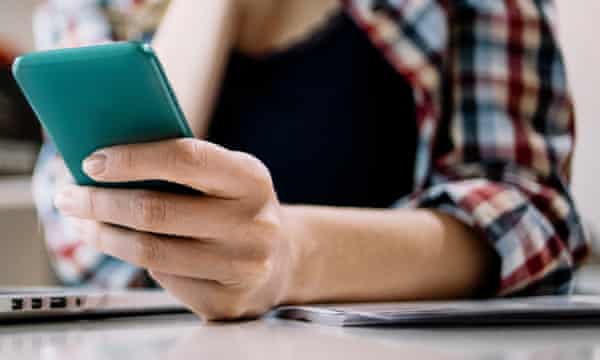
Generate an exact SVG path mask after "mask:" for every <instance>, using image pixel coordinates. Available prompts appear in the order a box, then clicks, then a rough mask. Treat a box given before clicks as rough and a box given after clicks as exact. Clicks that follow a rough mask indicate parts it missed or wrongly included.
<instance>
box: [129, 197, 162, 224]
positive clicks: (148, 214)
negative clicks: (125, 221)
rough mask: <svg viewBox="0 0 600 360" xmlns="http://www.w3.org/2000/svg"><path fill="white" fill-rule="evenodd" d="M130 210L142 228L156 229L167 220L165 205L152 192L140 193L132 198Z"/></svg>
mask: <svg viewBox="0 0 600 360" xmlns="http://www.w3.org/2000/svg"><path fill="white" fill-rule="evenodd" d="M131 210H132V211H133V213H134V215H135V219H137V225H138V226H140V227H142V228H146V229H147V228H150V229H152V228H156V227H157V226H160V225H161V224H164V223H165V222H166V220H167V203H166V201H165V200H164V199H161V198H160V197H158V196H157V195H156V194H154V193H152V192H146V191H141V192H139V193H137V194H136V195H134V196H133V198H132V200H131Z"/></svg>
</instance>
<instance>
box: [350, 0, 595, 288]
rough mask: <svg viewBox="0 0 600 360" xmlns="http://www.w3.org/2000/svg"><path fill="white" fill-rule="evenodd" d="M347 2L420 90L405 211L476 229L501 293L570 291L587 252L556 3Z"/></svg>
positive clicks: (507, 0) (465, 0)
mask: <svg viewBox="0 0 600 360" xmlns="http://www.w3.org/2000/svg"><path fill="white" fill-rule="evenodd" d="M344 3H345V4H347V5H349V8H350V11H352V13H353V14H354V15H355V17H356V18H357V19H358V22H359V23H360V24H361V25H362V27H363V28H364V29H365V30H366V31H367V32H368V33H369V35H370V37H371V38H372V39H373V40H374V42H375V44H376V45H377V46H378V47H379V48H381V49H382V50H383V53H384V54H385V56H386V57H387V58H388V59H390V61H391V62H392V63H393V64H394V65H396V66H397V68H398V70H399V72H401V73H402V74H404V75H406V76H408V79H409V80H410V81H412V82H413V85H414V87H415V93H416V99H417V109H418V113H419V114H421V117H420V118H419V144H420V145H419V146H420V149H419V156H421V158H419V159H418V161H417V170H416V176H415V178H416V179H417V183H418V184H419V186H418V189H417V190H416V191H415V194H413V196H412V198H411V200H412V201H410V202H409V204H410V205H411V206H414V207H420V208H430V209H435V210H437V211H442V212H445V213H447V214H450V215H452V216H454V217H456V218H457V219H459V220H461V221H462V222H464V223H466V224H468V225H469V226H471V227H472V228H474V229H476V231H477V232H478V233H479V234H480V236H481V238H482V239H484V240H485V241H487V242H488V243H489V244H490V246H491V247H493V249H495V251H496V253H497V255H498V259H499V261H500V274H499V279H498V283H499V286H498V288H497V289H496V293H497V295H499V296H509V295H521V294H527V295H541V294H564V293H568V292H570V291H571V290H572V285H573V281H572V280H573V275H574V271H575V270H576V269H577V267H578V266H579V265H580V264H581V262H582V261H583V260H584V259H585V258H586V255H587V254H588V251H589V246H588V243H587V239H586V235H585V232H584V230H583V226H582V223H581V219H580V216H579V214H578V212H577V209H576V206H575V204H574V201H573V199H572V197H571V194H570V190H569V181H570V167H571V159H572V156H573V150H574V139H575V134H574V128H575V126H574V111H573V103H572V99H571V97H570V94H569V91H568V84H567V80H566V75H565V64H564V62H563V58H562V54H561V51H560V48H559V44H558V41H557V39H556V34H555V30H554V27H553V21H552V17H553V14H554V12H553V7H552V3H551V1H542V0H540V1H537V0H522V1H517V0H504V1H475V0H472V1H469V0H461V1H453V2H446V1H433V0H431V1H419V2H417V1H401V2H394V1H361V0H355V1H345V2H344ZM417 3H418V4H419V5H415V4H417ZM369 5H370V7H369ZM365 9H366V10H365ZM369 9H375V10H369ZM390 20H391V21H390ZM394 27H396V28H397V29H396V30H393V28H394ZM440 29H441V30H440ZM436 37H439V38H437V39H436ZM407 43H408V45H407ZM402 206H406V202H402ZM449 270H451V269H449Z"/></svg>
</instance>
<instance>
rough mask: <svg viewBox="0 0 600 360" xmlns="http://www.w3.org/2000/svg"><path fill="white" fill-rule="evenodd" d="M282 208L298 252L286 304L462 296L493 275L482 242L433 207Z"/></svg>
mask: <svg viewBox="0 0 600 360" xmlns="http://www.w3.org/2000/svg"><path fill="white" fill-rule="evenodd" d="M283 211H284V214H285V216H284V217H285V219H287V220H286V221H287V226H289V230H288V231H289V233H290V234H291V236H292V237H293V239H292V243H293V244H294V245H295V246H296V251H295V253H296V254H297V258H296V261H295V263H296V266H295V269H294V274H293V275H292V277H291V278H292V279H293V280H292V284H291V285H290V288H289V290H288V291H287V295H286V298H285V299H284V302H286V303H307V302H331V301H333V302H342V301H343V302H347V301H394V300H396V301H397V300H413V299H439V298H460V297H469V296H475V295H477V294H478V293H479V292H480V291H481V290H482V289H484V287H485V286H486V285H488V283H489V281H494V280H495V279H494V276H499V274H494V272H495V271H497V270H496V269H495V266H494V264H495V255H494V253H493V251H492V250H491V248H490V247H489V246H488V245H487V243H486V242H485V241H484V240H482V239H479V237H478V236H477V234H476V233H475V232H474V231H473V230H471V229H470V228H468V227H467V226H466V225H464V224H462V223H460V222H459V221H458V220H455V219H454V218H452V217H450V216H447V215H443V214H440V213H437V212H435V211H430V210H358V209H341V208H324V207H294V206H288V207H285V208H284V210H283Z"/></svg>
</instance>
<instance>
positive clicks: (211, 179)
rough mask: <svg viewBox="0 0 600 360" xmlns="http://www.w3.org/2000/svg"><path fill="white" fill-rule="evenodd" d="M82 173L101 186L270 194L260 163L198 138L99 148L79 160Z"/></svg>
mask: <svg viewBox="0 0 600 360" xmlns="http://www.w3.org/2000/svg"><path fill="white" fill-rule="evenodd" d="M83 169H84V171H85V172H86V173H87V174H88V175H89V176H90V177H92V178H93V179H94V180H96V181H100V182H130V181H142V180H165V181H169V182H173V183H178V184H181V185H185V186H189V187H191V188H194V189H196V190H200V191H202V192H204V193H206V194H209V195H213V196H217V197H222V198H228V199H231V198H241V197H246V196H250V195H253V194H256V193H257V192H259V193H261V194H262V193H263V192H265V191H271V190H272V184H271V178H270V175H269V172H268V170H267V169H266V167H265V166H264V165H263V164H262V163H261V162H260V161H259V160H257V159H256V158H253V157H251V156H249V155H247V154H243V153H239V152H234V151H229V150H227V149H225V148H223V147H221V146H218V145H215V144H212V143H209V142H206V141H201V140H197V139H178V140H168V141H162V142H157V143H151V144H137V145H125V146H116V147H112V148H108V149H104V150H100V151H98V152H96V153H94V154H92V156H90V157H89V158H88V159H87V160H86V161H84V164H83Z"/></svg>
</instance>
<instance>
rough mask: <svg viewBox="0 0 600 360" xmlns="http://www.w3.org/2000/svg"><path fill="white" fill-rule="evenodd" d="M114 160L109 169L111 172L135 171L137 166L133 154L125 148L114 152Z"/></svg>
mask: <svg viewBox="0 0 600 360" xmlns="http://www.w3.org/2000/svg"><path fill="white" fill-rule="evenodd" d="M114 159H116V161H115V163H114V164H111V169H112V170H113V171H119V170H120V169H135V167H136V165H137V164H136V158H135V156H134V155H133V152H132V151H131V150H129V149H127V148H125V147H123V148H121V149H120V150H119V151H117V152H116V156H115V157H114Z"/></svg>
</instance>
